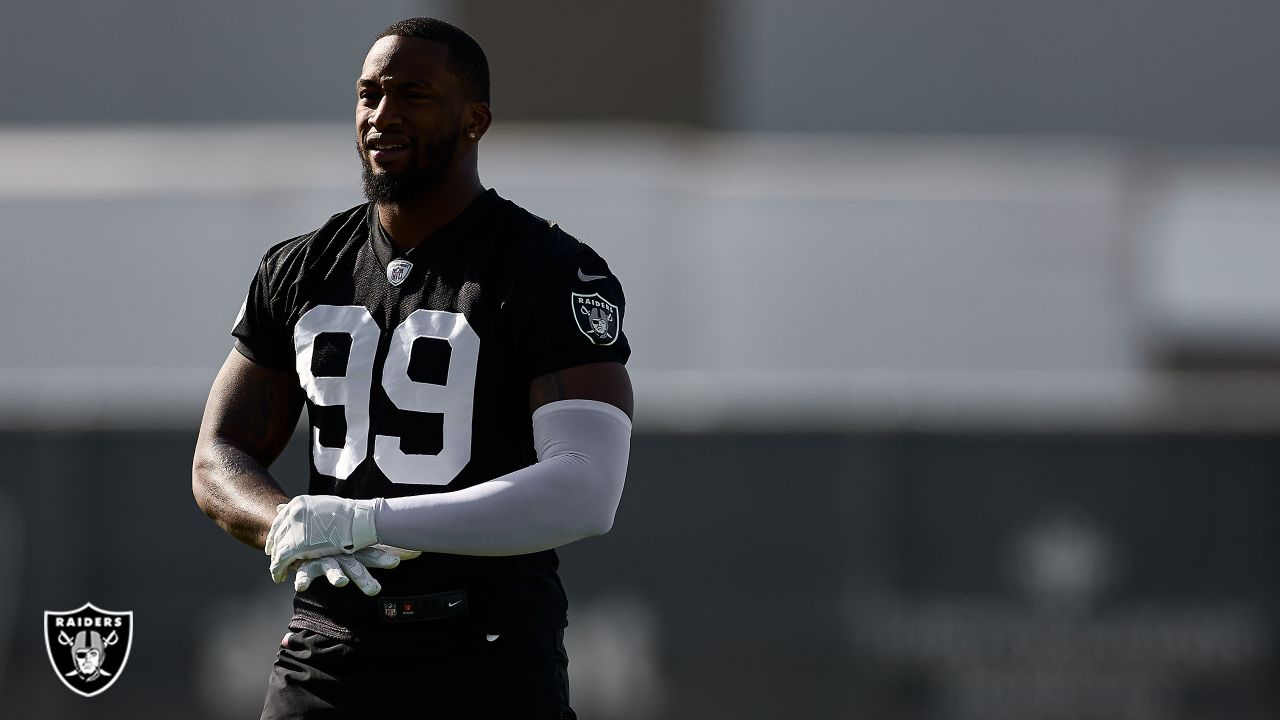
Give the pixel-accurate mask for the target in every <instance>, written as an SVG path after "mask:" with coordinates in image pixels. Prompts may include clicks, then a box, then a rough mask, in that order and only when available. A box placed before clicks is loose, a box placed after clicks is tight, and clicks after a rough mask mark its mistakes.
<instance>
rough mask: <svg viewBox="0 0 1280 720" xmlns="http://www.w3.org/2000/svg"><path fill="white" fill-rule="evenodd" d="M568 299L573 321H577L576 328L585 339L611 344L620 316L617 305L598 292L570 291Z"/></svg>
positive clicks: (598, 343)
mask: <svg viewBox="0 0 1280 720" xmlns="http://www.w3.org/2000/svg"><path fill="white" fill-rule="evenodd" d="M569 301H570V304H571V305H572V308H573V319H574V322H576V323H578V329H579V330H581V331H582V334H583V335H586V336H587V339H589V340H591V342H593V343H595V344H596V345H612V344H613V343H614V341H615V340H617V339H618V329H619V326H620V325H621V324H622V318H621V317H619V313H618V306H617V305H614V304H613V303H611V302H609V301H608V300H605V299H604V298H602V297H600V293H591V294H590V295H583V294H581V293H571V294H570V297H569Z"/></svg>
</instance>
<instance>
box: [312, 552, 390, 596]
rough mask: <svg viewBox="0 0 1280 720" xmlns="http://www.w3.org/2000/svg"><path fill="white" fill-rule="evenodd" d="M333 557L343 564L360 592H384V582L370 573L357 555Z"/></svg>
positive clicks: (343, 567) (366, 593)
mask: <svg viewBox="0 0 1280 720" xmlns="http://www.w3.org/2000/svg"><path fill="white" fill-rule="evenodd" d="M326 559H330V558H326ZM331 559H333V560H334V561H335V562H337V564H339V565H341V566H342V569H343V570H345V571H346V573H347V576H348V577H350V578H351V581H352V582H354V583H355V585H356V587H358V588H360V592H362V593H364V594H365V595H369V596H373V595H377V594H378V593H380V592H382V583H380V582H378V579H377V578H375V577H374V576H372V575H370V574H369V571H368V570H366V569H365V566H364V565H363V564H362V563H361V562H360V560H359V559H358V558H357V557H356V556H355V555H337V556H334V557H333V558H331ZM397 562H398V561H397Z"/></svg>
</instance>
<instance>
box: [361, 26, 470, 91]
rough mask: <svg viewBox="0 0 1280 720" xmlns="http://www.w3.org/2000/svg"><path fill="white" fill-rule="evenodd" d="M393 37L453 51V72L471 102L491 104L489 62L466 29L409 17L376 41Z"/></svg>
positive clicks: (450, 55)
mask: <svg viewBox="0 0 1280 720" xmlns="http://www.w3.org/2000/svg"><path fill="white" fill-rule="evenodd" d="M392 35H398V36H402V37H413V38H418V39H420V40H433V41H435V42H438V43H443V44H444V46H445V47H447V48H449V65H448V67H449V70H450V71H451V72H452V73H453V74H454V75H456V76H457V77H458V79H459V80H461V81H462V92H463V93H464V94H465V95H466V96H467V99H468V100H479V101H481V102H489V59H488V58H486V57H485V56H484V50H481V49H480V43H478V42H476V40H475V38H473V37H471V36H470V35H468V34H467V33H466V32H465V31H463V30H462V28H459V27H457V26H456V25H450V24H449V23H447V22H445V21H443V20H437V19H436V18H430V17H415V18H406V19H404V20H401V21H400V22H398V23H395V24H393V25H391V26H390V27H388V28H387V29H386V30H383V31H382V32H381V33H379V34H378V37H376V38H374V42H377V41H378V40H381V39H382V38H384V37H389V36H392Z"/></svg>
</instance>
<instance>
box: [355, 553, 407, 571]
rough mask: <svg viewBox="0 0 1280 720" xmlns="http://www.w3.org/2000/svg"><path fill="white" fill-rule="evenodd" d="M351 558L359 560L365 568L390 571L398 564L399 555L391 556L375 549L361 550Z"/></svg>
mask: <svg viewBox="0 0 1280 720" xmlns="http://www.w3.org/2000/svg"><path fill="white" fill-rule="evenodd" d="M352 557H354V558H355V559H357V560H359V561H360V562H361V563H362V564H363V565H364V566H365V567H372V568H378V569H380V570H390V569H391V568H393V567H395V566H397V565H399V564H400V556H399V555H393V554H392V553H389V552H386V551H384V550H381V549H379V548H376V547H367V548H361V549H360V550H357V551H356V552H355V554H354V555H353V556H352Z"/></svg>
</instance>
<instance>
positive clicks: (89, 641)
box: [44, 603, 133, 697]
mask: <svg viewBox="0 0 1280 720" xmlns="http://www.w3.org/2000/svg"><path fill="white" fill-rule="evenodd" d="M132 640H133V612H132V611H127V612H112V611H110V610H102V609H100V608H97V607H94V606H93V604H92V603H85V604H84V605H82V606H80V607H79V608H78V609H76V610H67V611H63V612H55V611H50V610H46V611H45V613H44V641H45V649H46V650H47V651H48V652H49V662H50V663H52V664H53V671H54V673H56V674H57V676H58V679H60V680H62V684H64V685H66V686H67V688H68V689H70V690H71V691H72V692H74V693H77V694H79V695H83V696H84V697H93V696H94V695H98V694H99V693H101V692H103V691H104V690H106V689H107V688H109V687H111V686H112V684H114V683H115V681H116V680H117V679H119V677H120V673H121V671H123V670H124V666H125V663H126V662H128V660H129V650H130V649H131V648H132V646H133V642H132Z"/></svg>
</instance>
